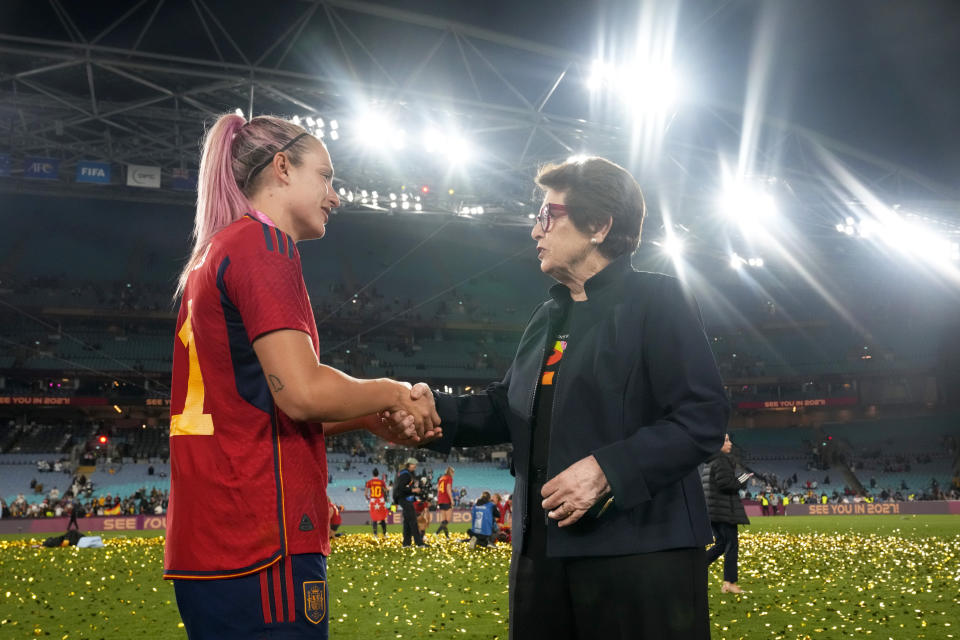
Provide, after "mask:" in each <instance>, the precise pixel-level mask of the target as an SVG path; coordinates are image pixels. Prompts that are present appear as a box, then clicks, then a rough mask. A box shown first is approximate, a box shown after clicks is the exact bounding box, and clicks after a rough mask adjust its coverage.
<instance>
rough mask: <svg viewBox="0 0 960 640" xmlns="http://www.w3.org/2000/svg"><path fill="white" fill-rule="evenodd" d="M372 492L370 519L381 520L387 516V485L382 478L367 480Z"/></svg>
mask: <svg viewBox="0 0 960 640" xmlns="http://www.w3.org/2000/svg"><path fill="white" fill-rule="evenodd" d="M366 486H367V491H368V492H369V494H370V519H371V520H373V521H374V522H379V521H381V520H384V519H385V518H386V517H387V498H386V496H387V485H386V483H384V481H383V480H381V479H380V478H370V479H369V480H367V485H366Z"/></svg>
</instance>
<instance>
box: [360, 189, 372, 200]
mask: <svg viewBox="0 0 960 640" xmlns="http://www.w3.org/2000/svg"><path fill="white" fill-rule="evenodd" d="M360 195H361V196H363V197H364V198H366V197H367V196H368V195H370V194H369V193H367V190H366V189H361V190H360Z"/></svg>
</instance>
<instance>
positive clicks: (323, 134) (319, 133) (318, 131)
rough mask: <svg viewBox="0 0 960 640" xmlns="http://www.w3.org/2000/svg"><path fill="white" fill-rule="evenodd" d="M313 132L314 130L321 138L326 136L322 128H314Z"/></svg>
mask: <svg viewBox="0 0 960 640" xmlns="http://www.w3.org/2000/svg"><path fill="white" fill-rule="evenodd" d="M313 132H314V135H316V136H317V137H318V138H320V139H321V140H322V139H323V138H324V137H325V136H326V133H324V131H323V129H314V130H313Z"/></svg>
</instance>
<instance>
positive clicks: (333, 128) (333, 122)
mask: <svg viewBox="0 0 960 640" xmlns="http://www.w3.org/2000/svg"><path fill="white" fill-rule="evenodd" d="M339 128H340V123H339V122H337V121H336V120H331V121H330V130H331V131H336V130H337V129H339Z"/></svg>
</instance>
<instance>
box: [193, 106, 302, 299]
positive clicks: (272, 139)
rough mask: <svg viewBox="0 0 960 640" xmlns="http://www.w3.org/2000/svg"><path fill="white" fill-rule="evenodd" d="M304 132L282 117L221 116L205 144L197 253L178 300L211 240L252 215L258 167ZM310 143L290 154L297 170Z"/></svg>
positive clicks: (195, 234) (195, 242) (199, 189)
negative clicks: (249, 119)
mask: <svg viewBox="0 0 960 640" xmlns="http://www.w3.org/2000/svg"><path fill="white" fill-rule="evenodd" d="M301 133H304V129H303V127H301V126H299V125H295V124H293V123H292V122H288V121H286V120H283V119H281V118H276V117H273V116H258V117H256V118H254V119H252V120H251V121H250V122H247V121H246V120H244V119H243V117H242V116H238V115H235V114H232V113H230V114H226V115H222V116H220V118H219V119H217V121H216V123H214V125H213V126H212V127H211V128H210V130H209V131H208V132H207V137H206V138H205V139H204V141H203V155H202V156H201V158H200V175H199V178H198V180H197V215H196V219H195V220H194V224H193V250H192V251H191V253H190V259H189V260H188V261H187V264H186V266H184V268H183V271H182V272H181V273H180V280H179V282H178V283H177V291H176V293H175V294H174V298H179V297H180V296H181V295H182V294H183V288H184V287H185V286H186V284H187V276H189V275H190V271H191V269H193V267H194V266H196V263H197V262H198V261H199V260H200V254H201V253H202V252H203V250H204V249H205V248H206V246H207V243H208V242H210V238H212V237H213V236H214V234H216V233H217V232H218V231H220V230H221V229H223V228H224V227H227V226H228V225H230V224H231V223H232V222H234V221H236V220H239V219H240V218H241V217H242V216H243V214H245V213H248V212H250V211H251V210H252V208H253V207H252V206H251V205H250V201H249V200H248V198H247V196H248V195H252V194H253V193H254V192H255V191H256V189H257V183H258V181H257V180H256V179H253V180H250V179H248V177H249V176H250V174H251V172H252V170H253V168H255V167H256V166H257V165H259V164H260V163H262V162H263V161H264V160H269V158H271V157H272V156H273V155H274V154H275V153H276V152H277V150H279V149H280V148H281V147H283V145H285V144H286V143H288V142H290V141H291V140H292V139H293V138H294V137H296V136H297V135H299V134H301ZM305 143H306V140H304V142H302V143H298V144H295V145H294V146H293V147H291V148H290V149H289V150H288V151H287V154H288V156H289V158H290V162H291V163H293V164H294V165H299V164H300V153H301V150H302V148H303V146H304V145H305ZM257 177H259V176H257ZM248 182H252V184H247V183H248ZM242 184H243V185H246V187H245V190H246V192H247V193H246V195H245V194H244V192H243V191H242V190H241V188H240V185H242Z"/></svg>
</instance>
